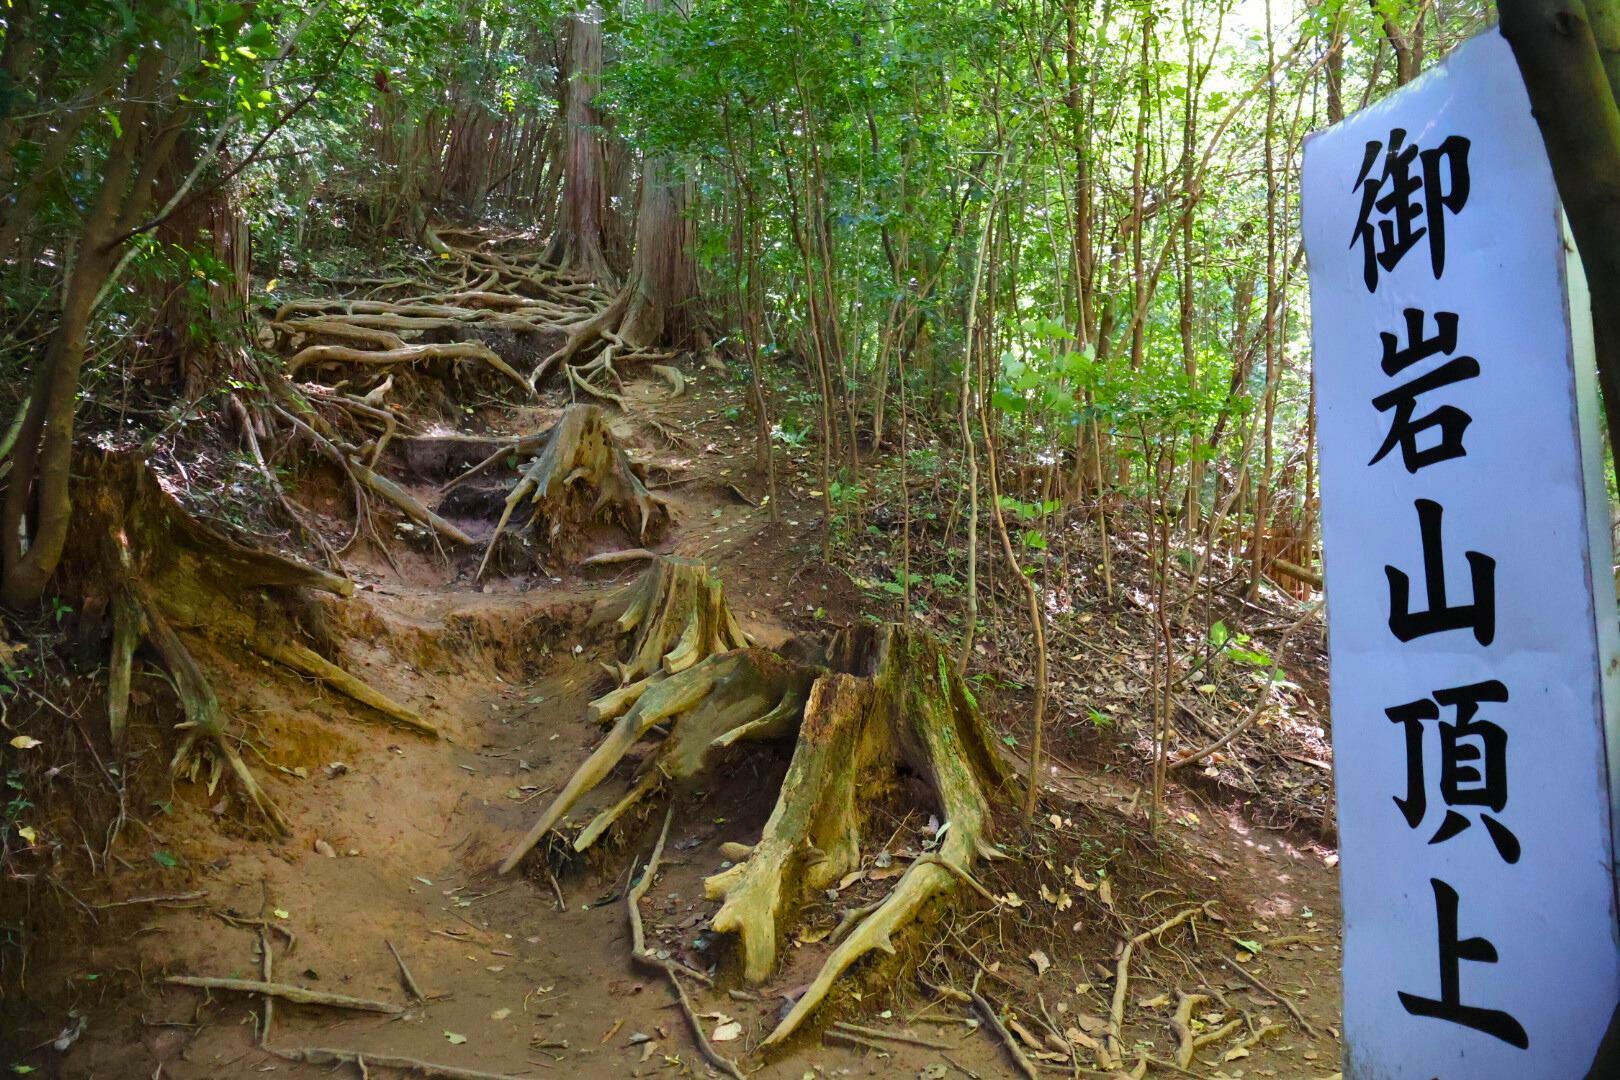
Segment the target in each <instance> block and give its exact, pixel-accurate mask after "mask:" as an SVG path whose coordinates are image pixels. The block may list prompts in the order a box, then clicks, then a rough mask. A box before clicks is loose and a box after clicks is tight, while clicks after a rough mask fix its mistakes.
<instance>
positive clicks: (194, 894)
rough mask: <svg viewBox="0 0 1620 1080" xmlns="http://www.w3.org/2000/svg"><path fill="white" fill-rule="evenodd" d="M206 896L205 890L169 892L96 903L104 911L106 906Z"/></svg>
mask: <svg viewBox="0 0 1620 1080" xmlns="http://www.w3.org/2000/svg"><path fill="white" fill-rule="evenodd" d="M207 896H208V893H207V892H206V891H205V890H201V889H199V890H198V891H196V892H184V893H170V894H169V895H167V896H132V897H130V898H129V899H128V900H109V901H107V902H106V903H105V904H96V905H95V908H96V910H97V911H106V910H107V909H108V908H118V907H134V906H135V905H137V904H178V903H180V902H181V901H184V900H202V899H204V898H205V897H207Z"/></svg>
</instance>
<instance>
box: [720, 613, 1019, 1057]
mask: <svg viewBox="0 0 1620 1080" xmlns="http://www.w3.org/2000/svg"><path fill="white" fill-rule="evenodd" d="M829 658H830V663H831V666H832V667H833V669H834V673H829V674H826V675H823V676H821V677H820V678H819V679H817V680H816V682H815V684H814V685H813V686H812V687H811V689H810V696H809V700H808V701H807V703H806V704H805V707H804V720H803V721H802V723H801V725H800V728H799V738H798V741H797V743H796V744H795V748H794V755H793V760H792V762H791V763H790V764H789V766H788V773H787V776H786V777H785V778H784V779H783V782H782V788H781V793H780V795H779V797H778V799H777V803H776V807H775V809H773V810H772V812H771V818H770V820H769V821H767V822H766V825H765V828H764V830H763V831H762V833H761V835H760V840H759V843H757V844H756V845H755V847H754V853H753V855H751V856H750V857H749V859H748V860H747V861H746V862H744V863H742V864H740V866H741V869H740V870H739V869H737V868H735V867H734V868H733V869H732V870H728V871H726V872H725V873H724V874H722V875H718V876H717V877H716V878H710V879H709V881H708V882H706V883H705V892H707V893H709V894H710V895H717V894H720V895H724V896H725V903H724V904H722V905H721V908H720V911H719V912H717V913H716V914H715V917H714V923H713V925H714V928H715V929H716V930H718V931H722V932H724V931H730V930H735V931H736V932H738V933H739V934H740V935H741V936H742V938H743V942H742V945H743V955H744V958H745V960H744V974H745V976H748V977H754V978H763V977H764V974H762V972H768V970H769V966H770V962H771V961H772V960H773V959H774V953H775V938H776V922H777V920H778V918H779V917H780V914H781V911H782V905H783V901H784V899H785V898H788V897H794V896H796V894H797V893H798V892H799V890H800V889H801V888H804V887H808V888H811V889H814V888H819V887H822V886H823V885H824V884H825V883H828V882H831V881H836V880H838V878H839V877H841V876H842V875H843V874H844V873H846V872H848V871H849V870H850V869H853V868H854V867H855V866H856V865H857V864H858V863H859V859H860V851H859V843H860V829H861V825H862V824H863V820H864V812H863V811H864V807H865V806H867V805H869V804H870V803H871V802H872V801H873V798H874V795H875V794H876V793H877V792H878V791H880V790H881V789H882V788H883V787H885V786H887V785H889V784H892V783H893V782H894V779H893V778H894V770H895V769H896V768H897V767H904V768H906V769H908V770H909V771H910V772H911V773H912V774H913V775H916V776H920V777H923V778H925V779H926V780H927V782H928V783H929V784H930V786H931V787H932V788H933V793H934V797H935V799H936V800H937V804H936V809H937V811H938V813H939V816H940V817H941V818H942V819H944V820H945V822H946V823H947V826H948V827H947V828H945V829H943V830H942V833H943V840H942V841H941V844H940V848H939V851H938V852H937V855H938V857H939V859H941V860H943V861H944V862H946V863H948V864H950V865H952V866H953V867H955V868H959V869H961V870H964V871H965V870H966V869H967V868H968V867H969V866H971V865H972V864H973V862H974V861H975V860H976V859H978V858H980V857H997V856H998V855H999V853H998V852H996V851H995V849H994V847H993V845H992V844H991V843H990V835H989V834H990V823H991V813H990V799H991V798H992V797H993V796H994V795H995V794H997V793H998V792H999V790H1000V789H1001V787H1002V785H1003V784H1004V783H1005V782H1006V780H1007V779H1008V777H1007V773H1006V771H1005V766H1004V765H1003V763H1002V761H1001V758H1000V757H999V756H998V755H997V754H996V752H995V749H994V744H993V737H992V736H991V734H990V731H989V728H988V727H987V726H986V725H985V723H984V720H983V718H982V717H980V716H979V713H978V709H977V708H976V706H975V705H974V703H973V700H972V698H971V697H970V696H969V695H968V693H967V691H966V688H965V686H964V685H963V683H962V681H961V678H960V676H959V675H957V674H956V672H955V668H954V667H953V666H952V665H951V663H950V662H949V660H948V658H947V657H946V656H945V652H944V650H943V648H942V646H941V644H940V643H939V642H938V641H937V640H936V639H935V638H933V637H932V636H930V635H928V634H925V633H923V632H921V631H919V630H916V629H913V628H911V627H908V626H904V625H900V624H888V625H885V626H880V627H871V626H863V627H856V628H852V629H850V630H846V631H843V632H841V633H840V634H839V635H838V636H837V637H836V638H835V639H834V641H833V643H832V646H831V647H830V649H829ZM805 847H808V848H810V849H813V850H814V852H815V853H817V855H818V858H816V859H815V860H814V861H811V862H810V863H809V864H808V865H805V860H804V859H802V858H793V857H792V856H793V853H794V851H795V850H800V851H802V850H804V848H805ZM773 878H774V883H773ZM957 879H958V874H957V873H954V872H953V871H951V870H947V869H945V868H944V867H943V866H940V865H938V864H937V863H934V862H931V861H930V862H923V861H918V862H916V863H914V864H913V865H912V866H910V867H909V868H907V870H906V872H905V873H904V874H902V875H901V876H900V879H899V881H898V882H896V884H895V886H894V888H893V889H892V890H891V891H890V893H889V895H888V897H887V898H886V899H885V900H884V901H883V903H882V904H881V905H880V906H879V907H878V908H877V909H876V910H875V911H873V912H872V914H870V915H869V916H867V917H866V918H865V919H864V920H863V921H862V922H861V923H860V924H859V925H858V926H857V927H856V928H855V929H854V930H853V931H852V932H851V933H850V934H849V936H848V937H846V938H845V939H844V940H843V941H842V942H840V943H839V945H838V946H837V947H836V948H834V949H833V951H832V953H831V955H829V956H828V958H827V960H826V961H825V962H824V963H823V965H822V967H821V970H820V971H819V972H817V974H816V977H815V979H814V980H812V982H811V983H810V986H809V987H808V989H806V991H805V992H804V994H803V995H802V996H801V997H800V998H799V1000H798V1001H797V1002H796V1003H795V1004H794V1006H793V1008H792V1009H791V1010H790V1011H789V1012H788V1014H787V1015H786V1016H785V1017H784V1018H783V1019H782V1020H781V1022H780V1023H778V1024H777V1026H776V1028H775V1030H773V1031H772V1032H771V1033H770V1034H769V1035H768V1036H766V1038H765V1040H764V1045H775V1044H777V1043H780V1042H781V1041H782V1040H783V1039H785V1038H787V1037H788V1036H789V1035H791V1034H792V1033H793V1031H795V1030H796V1029H797V1028H798V1026H799V1025H800V1024H802V1023H803V1022H804V1020H805V1018H806V1017H808V1016H809V1015H810V1013H811V1012H813V1011H814V1010H815V1009H816V1008H817V1006H819V1004H820V1003H821V1001H822V1000H823V999H824V998H825V997H826V996H827V993H828V992H829V991H830V990H831V988H832V984H833V982H834V981H835V980H836V979H837V978H838V977H839V976H840V975H842V974H843V973H844V972H845V971H846V970H847V969H848V968H849V967H850V966H851V965H852V964H854V963H855V962H856V961H858V960H860V959H861V958H862V957H864V956H865V955H866V954H868V953H870V952H873V951H881V952H884V953H887V954H891V955H892V954H893V953H894V951H895V950H894V945H893V943H892V937H893V935H894V934H895V933H896V932H898V931H899V929H900V928H901V927H902V926H904V925H906V924H907V923H909V922H911V921H912V920H913V919H914V918H915V917H916V916H917V914H918V913H919V912H920V911H921V910H922V908H923V907H924V905H926V904H927V903H929V902H930V901H932V900H933V899H934V898H936V897H938V896H941V895H944V894H946V893H948V892H949V891H950V890H951V888H952V887H953V886H954V885H955V883H956V881H957Z"/></svg>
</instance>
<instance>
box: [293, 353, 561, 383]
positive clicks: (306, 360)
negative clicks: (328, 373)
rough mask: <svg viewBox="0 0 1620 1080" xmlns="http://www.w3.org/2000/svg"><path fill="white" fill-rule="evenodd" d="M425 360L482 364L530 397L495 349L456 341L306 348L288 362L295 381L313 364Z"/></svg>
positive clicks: (384, 364) (382, 364) (389, 364)
mask: <svg viewBox="0 0 1620 1080" xmlns="http://www.w3.org/2000/svg"><path fill="white" fill-rule="evenodd" d="M423 360H481V361H483V362H484V363H486V364H488V365H489V366H490V367H492V368H494V369H495V370H496V371H498V372H500V373H501V374H502V375H504V376H506V377H507V378H508V379H511V380H512V381H513V382H515V383H516V384H517V385H518V386H519V387H521V388H522V390H523V392H524V393H525V394H527V393H531V390H530V387H529V382H528V380H527V379H525V378H524V377H523V376H522V375H519V374H518V373H517V372H516V371H515V370H513V368H512V367H511V366H510V365H509V364H507V362H506V361H505V360H502V359H501V357H500V354H499V353H497V352H496V351H495V350H494V349H491V348H490V347H489V346H488V345H482V344H479V343H478V342H476V341H457V342H452V343H450V344H447V345H436V344H428V345H400V346H398V347H396V348H390V349H354V348H350V347H349V346H347V345H306V346H305V347H304V348H302V349H300V350H299V351H298V352H297V353H295V354H294V355H293V356H292V357H291V358H290V359H289V360H288V361H287V377H288V378H292V377H293V376H295V375H297V374H298V372H299V371H300V370H301V369H302V368H304V367H306V366H308V365H311V364H331V363H347V364H367V365H371V366H374V367H394V366H397V365H400V364H415V363H419V362H420V361H423Z"/></svg>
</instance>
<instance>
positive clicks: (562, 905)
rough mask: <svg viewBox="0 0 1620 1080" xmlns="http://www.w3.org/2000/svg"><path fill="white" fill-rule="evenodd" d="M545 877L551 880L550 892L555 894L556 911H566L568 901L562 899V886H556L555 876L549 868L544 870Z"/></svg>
mask: <svg viewBox="0 0 1620 1080" xmlns="http://www.w3.org/2000/svg"><path fill="white" fill-rule="evenodd" d="M546 877H548V878H550V879H551V891H552V892H554V893H556V894H557V910H558V911H567V910H568V901H566V900H564V899H563V891H562V886H561V885H559V884H557V875H556V874H554V873H552V872H551V870H550V868H549V867H548V868H547V870H546Z"/></svg>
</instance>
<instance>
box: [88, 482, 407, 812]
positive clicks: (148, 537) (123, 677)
mask: <svg viewBox="0 0 1620 1080" xmlns="http://www.w3.org/2000/svg"><path fill="white" fill-rule="evenodd" d="M74 473H75V474H76V477H77V478H79V482H78V486H77V487H76V489H75V498H74V514H75V528H74V541H73V544H72V545H71V547H70V550H69V552H68V554H67V557H66V559H65V560H64V564H63V571H64V574H65V575H66V576H68V577H70V578H73V579H75V580H78V581H81V582H83V583H84V585H85V587H86V590H87V593H93V591H94V590H96V589H105V590H107V592H106V595H107V597H108V603H109V606H110V608H111V611H112V621H113V644H112V655H111V660H110V663H109V670H108V687H107V691H108V694H107V716H108V725H109V729H110V733H111V735H112V737H113V740H114V741H115V743H116V742H118V741H121V739H122V735H123V730H124V725H125V720H126V718H127V716H128V713H129V695H130V675H131V669H132V666H133V660H134V657H135V654H136V651H137V650H138V648H139V647H140V644H141V642H142V641H143V640H145V641H148V642H150V644H151V646H152V648H153V649H154V651H155V652H156V653H157V656H158V658H159V659H160V660H161V661H162V663H163V666H164V667H165V668H166V669H167V670H168V672H169V676H170V678H171V679H172V681H173V686H174V690H175V694H176V697H177V698H178V700H179V703H180V707H181V711H182V712H183V713H184V716H185V720H184V722H183V723H182V724H181V725H180V727H181V729H182V730H184V731H185V733H186V734H185V737H184V738H183V740H182V742H181V744H180V747H179V750H178V751H177V752H176V754H175V757H174V760H173V763H172V768H173V771H174V773H175V775H176V776H187V777H190V778H193V779H195V778H197V777H198V776H199V775H200V774H201V771H202V769H203V767H204V765H205V764H208V765H209V777H208V783H209V788H210V790H212V789H213V787H214V786H215V785H216V784H217V783H218V782H219V780H220V779H221V777H222V775H223V774H224V772H226V771H229V773H230V774H231V775H232V776H233V777H234V778H235V780H236V782H237V784H238V786H239V787H240V788H241V790H242V793H243V795H244V796H245V798H246V799H247V801H248V802H249V803H250V804H251V805H252V806H253V807H254V808H255V809H256V810H257V811H258V812H259V813H260V815H262V816H263V818H264V819H265V821H266V823H267V824H268V825H269V826H270V828H271V829H272V830H273V831H274V832H275V833H276V834H278V835H280V836H283V837H285V836H287V835H290V833H291V829H290V827H289V826H288V824H287V821H286V819H285V818H284V817H283V816H282V814H281V812H280V811H279V810H278V809H277V808H276V806H275V804H274V803H273V802H272V801H271V799H270V797H269V796H268V795H267V794H266V793H265V792H264V790H263V788H262V787H261V786H260V785H259V783H258V782H257V780H256V779H255V778H254V776H253V773H252V772H251V771H250V770H249V769H248V767H247V764H246V763H245V762H244V761H243V760H242V756H241V754H240V752H239V751H238V749H237V745H236V740H235V738H234V737H233V736H232V734H231V732H230V726H229V722H228V720H227V718H226V717H225V714H224V711H223V709H222V708H221V707H220V704H219V700H218V698H217V696H216V695H215V693H214V690H213V687H212V686H211V685H210V683H209V681H208V679H207V677H206V676H205V675H204V674H203V671H202V668H201V667H200V666H199V665H198V663H197V661H196V658H195V656H194V655H193V653H192V649H191V647H190V646H188V645H187V643H186V639H185V637H184V636H183V635H182V633H181V630H182V629H183V630H185V631H186V632H187V633H201V634H203V635H205V636H207V637H209V638H210V639H212V640H213V641H215V642H217V643H218V644H219V645H220V646H221V647H224V648H235V647H240V646H242V645H245V646H247V648H248V649H250V650H252V651H253V652H255V653H257V654H259V655H260V656H263V657H265V658H267V659H271V660H275V661H277V662H278V663H281V664H284V665H286V666H288V667H290V668H293V669H294V670H296V671H298V672H300V673H301V674H304V675H308V676H310V677H313V678H316V679H319V680H321V681H322V682H324V683H326V684H327V685H328V686H330V687H331V688H332V689H334V690H336V691H338V692H339V693H342V694H345V695H347V696H348V697H350V698H352V699H354V700H355V701H358V702H360V703H362V704H364V705H367V706H369V707H370V708H372V709H375V710H376V711H378V712H380V713H382V714H383V715H384V716H386V717H387V718H388V719H390V720H392V721H394V722H396V723H399V724H402V725H404V726H406V727H409V728H411V729H412V730H414V731H417V732H419V733H421V734H424V735H428V736H430V737H436V736H437V734H438V733H437V731H436V730H435V729H434V728H433V727H432V726H431V725H430V724H428V723H427V722H426V721H424V720H422V719H421V718H420V717H419V716H418V715H417V714H416V713H415V712H414V711H412V710H411V709H408V708H406V707H405V706H403V705H401V704H399V703H397V702H395V701H393V700H392V699H390V698H388V697H387V696H386V695H384V694H382V693H381V692H379V691H377V690H376V689H374V688H373V687H371V686H369V685H367V684H366V683H364V682H362V681H361V680H359V679H357V678H355V677H354V676H353V675H350V674H349V673H348V672H346V671H344V670H343V669H342V668H341V667H339V666H338V665H337V664H334V663H333V662H331V661H330V660H327V659H326V658H325V657H323V656H321V655H320V654H319V653H317V652H316V651H315V650H313V649H311V648H309V647H308V646H307V645H304V644H302V643H300V642H298V641H297V640H295V638H294V636H293V631H292V629H291V627H290V625H289V623H290V619H288V617H287V616H286V615H285V614H284V613H283V612H282V611H281V610H280V609H279V608H278V607H276V606H275V605H273V604H271V603H269V602H268V601H267V600H265V599H264V598H263V596H262V593H263V592H264V591H265V590H276V591H286V590H295V589H313V590H316V591H320V592H328V593H334V594H336V595H339V596H349V595H351V594H352V593H353V591H354V584H353V582H351V581H349V580H348V579H347V578H343V577H339V576H337V575H335V574H330V573H327V572H325V571H322V570H317V569H315V568H314V567H311V566H307V565H305V564H304V563H301V562H298V561H296V560H294V559H289V558H286V557H285V556H282V555H278V554H276V553H274V552H271V551H263V550H258V549H255V548H250V547H247V546H245V545H242V544H239V543H237V542H236V541H234V540H232V539H230V538H229V537H227V536H225V535H224V534H223V533H220V532H217V531H216V530H214V529H213V528H211V527H209V526H208V525H205V524H204V523H202V522H201V521H199V520H198V519H197V518H195V517H193V516H192V515H191V514H189V513H187V512H186V510H185V509H184V508H183V507H182V506H181V505H180V504H179V502H178V501H176V499H175V498H174V496H172V495H170V494H169V493H168V492H167V491H165V490H164V489H163V487H162V485H161V484H160V483H159V481H158V479H157V477H156V476H155V475H154V474H153V473H152V471H151V470H150V469H149V468H148V467H147V466H146V464H145V463H144V462H143V461H141V460H140V459H139V458H138V457H136V456H135V455H134V454H130V453H117V452H108V451H86V452H84V453H80V454H78V455H77V456H76V457H75V460H74Z"/></svg>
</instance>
